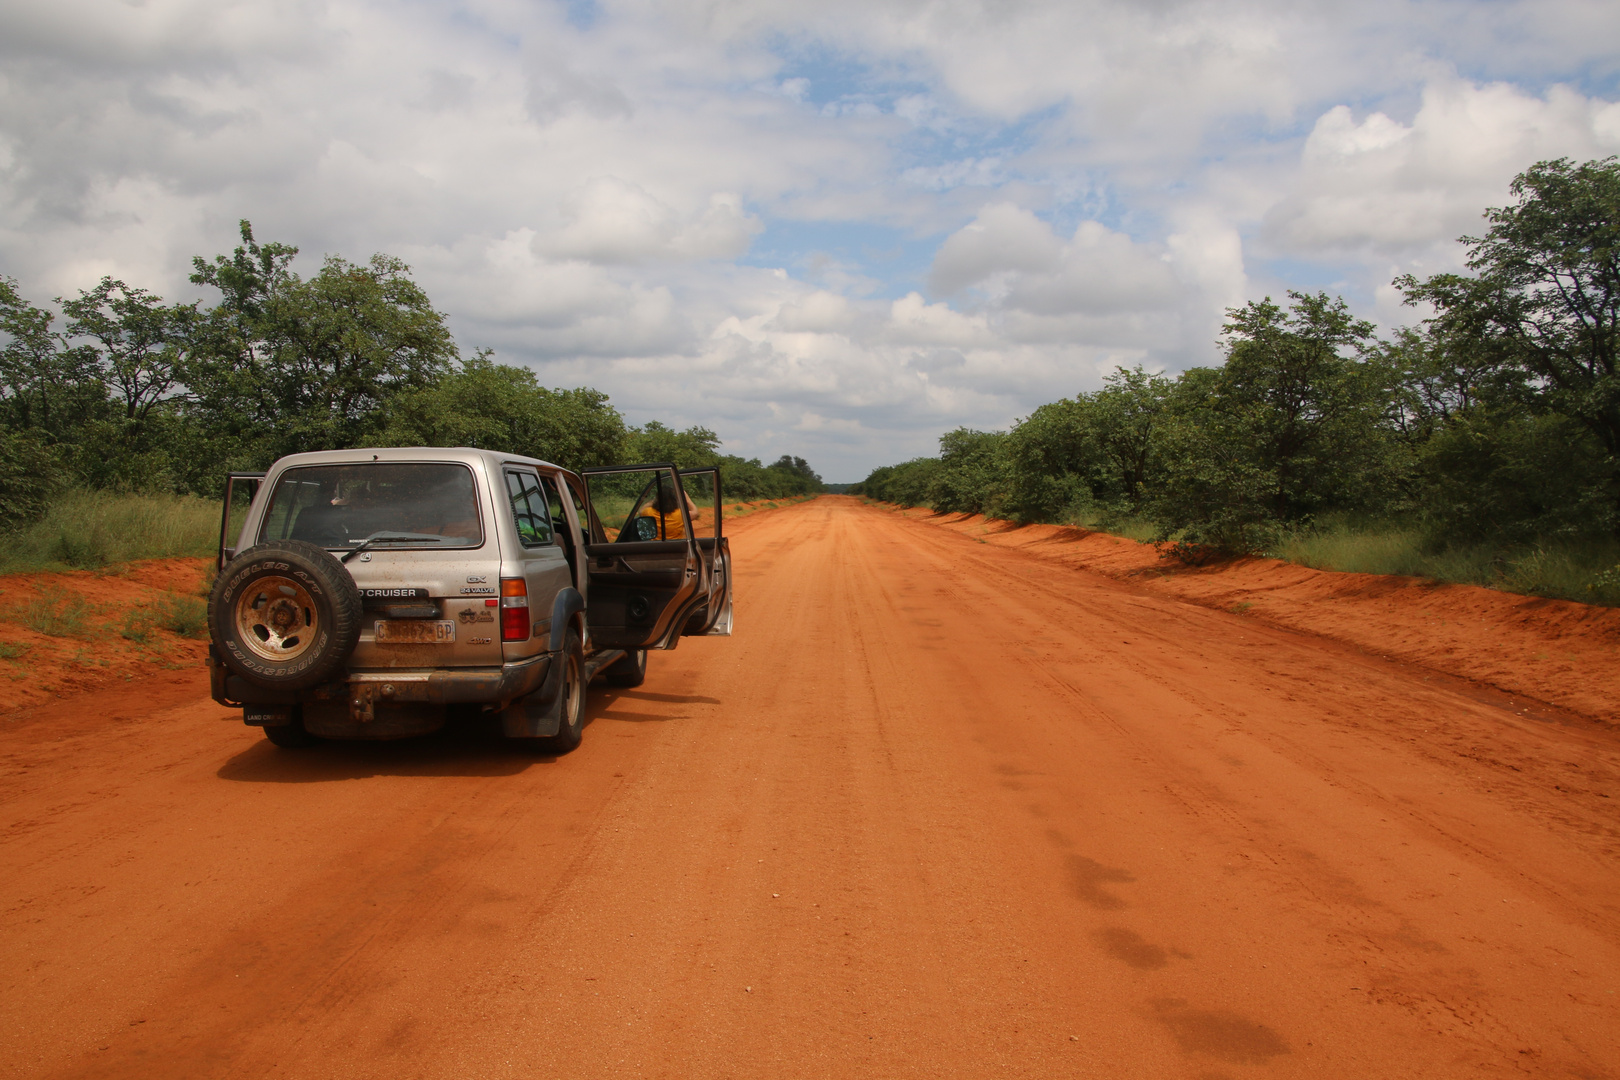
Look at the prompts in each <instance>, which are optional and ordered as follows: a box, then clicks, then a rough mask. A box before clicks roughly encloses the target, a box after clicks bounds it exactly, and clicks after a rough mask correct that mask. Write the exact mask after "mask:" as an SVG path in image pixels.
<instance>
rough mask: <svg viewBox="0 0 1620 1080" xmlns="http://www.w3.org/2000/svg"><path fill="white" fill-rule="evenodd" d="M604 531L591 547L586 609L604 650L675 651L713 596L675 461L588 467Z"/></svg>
mask: <svg viewBox="0 0 1620 1080" xmlns="http://www.w3.org/2000/svg"><path fill="white" fill-rule="evenodd" d="M580 475H581V476H582V477H584V479H585V488H586V492H587V494H588V496H589V498H590V502H591V509H592V510H593V511H595V516H596V520H597V521H598V522H599V523H600V530H601V535H599V536H598V535H593V536H592V537H591V540H592V542H591V543H589V544H587V545H586V546H585V554H586V563H587V566H588V570H589V575H590V590H589V593H588V595H587V597H586V602H585V603H586V608H585V615H586V618H587V619H588V620H589V622H590V627H591V641H592V643H593V644H594V645H595V646H596V647H597V648H601V649H673V648H674V647H675V642H676V640H677V639H678V638H679V636H680V633H681V630H682V628H683V627H684V626H686V624H687V623H688V622H689V621H690V620H691V618H692V616H693V614H694V613H695V612H696V610H697V609H698V608H699V607H702V606H703V605H705V604H706V603H707V602H708V595H709V577H710V574H709V572H708V569H707V567H706V566H705V565H704V561H703V556H702V554H701V552H700V550H699V547H698V541H697V537H696V535H695V530H694V529H693V524H692V518H693V517H694V516H696V514H695V512H694V507H693V504H692V503H691V501H690V500H688V498H687V497H686V493H685V491H684V490H683V489H682V487H681V477H680V474H679V473H677V471H676V469H675V466H673V465H616V466H608V467H603V468H597V469H582V470H580Z"/></svg>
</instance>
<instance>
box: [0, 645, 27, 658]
mask: <svg viewBox="0 0 1620 1080" xmlns="http://www.w3.org/2000/svg"><path fill="white" fill-rule="evenodd" d="M27 652H28V646H27V645H25V644H23V643H22V642H20V641H0V660H15V659H17V657H19V656H22V655H24V654H25V653H27Z"/></svg>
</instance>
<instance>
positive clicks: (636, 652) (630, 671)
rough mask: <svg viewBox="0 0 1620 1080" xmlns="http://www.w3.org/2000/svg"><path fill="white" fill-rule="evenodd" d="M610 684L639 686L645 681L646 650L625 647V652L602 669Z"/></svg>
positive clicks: (603, 676) (603, 675)
mask: <svg viewBox="0 0 1620 1080" xmlns="http://www.w3.org/2000/svg"><path fill="white" fill-rule="evenodd" d="M602 678H604V679H606V680H607V681H608V684H609V685H610V686H625V687H629V686H640V685H641V684H642V683H644V682H646V681H647V650H646V649H626V650H625V654H624V656H623V657H621V658H620V659H618V660H615V661H613V663H611V664H609V665H608V666H607V667H605V668H603V669H602Z"/></svg>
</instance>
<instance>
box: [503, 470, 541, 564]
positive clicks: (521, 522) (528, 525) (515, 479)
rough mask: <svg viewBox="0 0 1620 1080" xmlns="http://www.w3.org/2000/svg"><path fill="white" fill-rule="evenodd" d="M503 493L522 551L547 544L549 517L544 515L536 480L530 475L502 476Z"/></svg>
mask: <svg viewBox="0 0 1620 1080" xmlns="http://www.w3.org/2000/svg"><path fill="white" fill-rule="evenodd" d="M506 493H507V496H508V497H509V498H510V500H511V503H512V519H513V520H514V521H515V522H516V523H517V532H518V539H519V540H521V541H522V542H523V546H524V547H540V546H541V545H543V544H549V543H551V516H550V515H549V514H548V513H547V512H546V497H545V494H544V493H543V492H542V491H541V490H540V478H539V477H538V476H536V475H535V474H534V473H529V472H512V471H510V470H509V471H508V472H507V474H506Z"/></svg>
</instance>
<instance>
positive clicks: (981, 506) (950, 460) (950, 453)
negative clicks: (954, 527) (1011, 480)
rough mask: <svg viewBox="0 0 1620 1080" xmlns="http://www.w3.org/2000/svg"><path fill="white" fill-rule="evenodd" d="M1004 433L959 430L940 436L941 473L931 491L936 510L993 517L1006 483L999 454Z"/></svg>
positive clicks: (938, 474) (1004, 437)
mask: <svg viewBox="0 0 1620 1080" xmlns="http://www.w3.org/2000/svg"><path fill="white" fill-rule="evenodd" d="M1006 439H1007V434H1006V432H1003V431H974V430H973V429H972V428H965V427H964V428H957V429H956V430H955V431H947V432H946V433H945V434H943V435H941V436H940V437H939V462H940V467H939V471H938V472H937V473H935V475H934V479H933V484H932V487H931V489H930V491H929V502H931V503H932V504H933V506H934V509H936V510H941V511H944V512H946V513H958V514H993V513H996V512H998V511H999V509H1000V504H1001V502H1002V499H1003V496H1004V492H1005V484H1004V483H1003V482H1002V475H1003V473H1002V467H1001V462H1000V460H999V458H1000V452H1001V448H1002V445H1003V444H1004V443H1005V442H1006Z"/></svg>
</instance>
